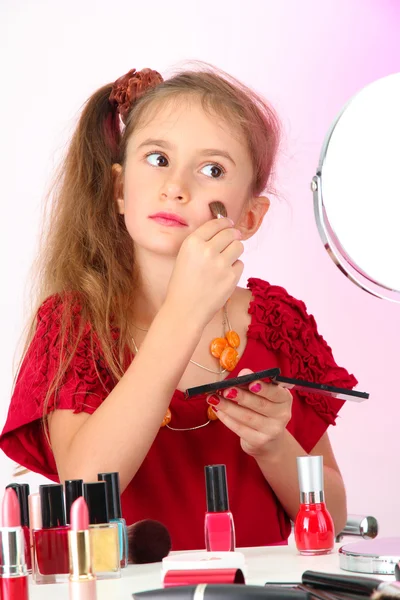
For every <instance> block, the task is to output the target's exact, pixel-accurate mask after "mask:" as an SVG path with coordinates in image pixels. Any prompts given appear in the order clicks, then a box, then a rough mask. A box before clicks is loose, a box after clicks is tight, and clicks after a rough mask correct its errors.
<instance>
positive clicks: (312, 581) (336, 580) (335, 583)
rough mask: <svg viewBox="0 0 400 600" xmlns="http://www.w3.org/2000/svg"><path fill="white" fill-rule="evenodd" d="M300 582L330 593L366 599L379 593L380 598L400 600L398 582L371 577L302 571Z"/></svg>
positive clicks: (399, 583) (399, 585)
mask: <svg viewBox="0 0 400 600" xmlns="http://www.w3.org/2000/svg"><path fill="white" fill-rule="evenodd" d="M301 580H302V583H303V584H305V585H307V586H312V587H315V588H317V589H320V590H327V591H330V592H349V593H353V594H360V595H365V596H367V597H369V596H371V594H378V593H379V594H382V596H381V597H382V598H384V597H385V595H386V596H389V595H391V596H393V597H399V598H400V582H398V581H382V580H381V579H375V578H373V577H359V576H357V575H340V574H337V573H319V572H318V571H304V573H303V575H302V578H301Z"/></svg>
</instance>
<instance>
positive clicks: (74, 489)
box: [64, 479, 83, 525]
mask: <svg viewBox="0 0 400 600" xmlns="http://www.w3.org/2000/svg"><path fill="white" fill-rule="evenodd" d="M64 495H65V515H66V519H67V523H68V525H69V524H70V523H71V520H70V512H71V506H72V505H73V503H74V502H75V500H77V499H78V498H80V497H81V496H83V479H67V480H66V481H64Z"/></svg>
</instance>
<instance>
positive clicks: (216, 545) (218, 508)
mask: <svg viewBox="0 0 400 600" xmlns="http://www.w3.org/2000/svg"><path fill="white" fill-rule="evenodd" d="M204 472H205V478H206V496H207V512H206V516H205V522H204V533H205V544H206V550H207V551H209V552H228V551H234V550H235V525H234V522H233V516H232V513H231V512H230V510H229V500H228V486H227V482H226V467H225V465H208V466H206V467H204Z"/></svg>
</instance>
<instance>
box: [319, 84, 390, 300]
mask: <svg viewBox="0 0 400 600" xmlns="http://www.w3.org/2000/svg"><path fill="white" fill-rule="evenodd" d="M311 188H312V191H313V195H314V211H315V217H316V221H317V226H318V230H319V233H320V235H321V238H322V241H323V243H324V245H325V248H326V250H327V251H328V253H329V255H330V256H331V258H332V259H333V261H334V262H335V264H336V265H337V266H338V267H339V269H340V270H341V271H342V272H343V273H344V274H345V275H346V276H347V277H348V278H349V279H351V280H352V281H353V282H354V283H356V284H357V285H358V286H359V287H361V288H362V289H364V290H365V291H367V292H369V293H371V294H374V295H375V296H378V297H380V298H385V299H387V300H391V301H393V302H400V73H395V74H392V75H389V76H387V77H384V78H382V79H379V80H377V81H375V82H373V83H371V84H370V85H368V86H366V87H365V88H363V89H362V90H361V91H360V92H359V93H358V94H356V95H355V96H354V97H353V98H351V99H350V101H349V102H348V103H347V104H346V106H345V107H344V108H343V110H342V111H341V112H340V114H339V116H338V117H337V118H336V119H335V121H334V123H333V124H332V126H331V128H330V130H329V132H328V134H327V136H326V138H325V141H324V144H323V147H322V151H321V156H320V160H319V165H318V169H317V173H316V175H315V177H314V178H313V180H312V183H311Z"/></svg>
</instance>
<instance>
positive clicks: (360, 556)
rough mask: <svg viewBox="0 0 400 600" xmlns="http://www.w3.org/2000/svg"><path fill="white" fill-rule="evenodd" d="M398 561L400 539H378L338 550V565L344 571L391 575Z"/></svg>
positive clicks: (363, 541)
mask: <svg viewBox="0 0 400 600" xmlns="http://www.w3.org/2000/svg"><path fill="white" fill-rule="evenodd" d="M399 560H400V537H392V538H379V537H378V538H375V539H373V540H362V541H359V542H354V543H351V544H345V545H344V546H342V547H341V548H339V564H340V568H341V569H343V570H344V571H354V572H356V573H373V574H376V575H393V574H394V573H395V567H396V564H397V563H398V561H399Z"/></svg>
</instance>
